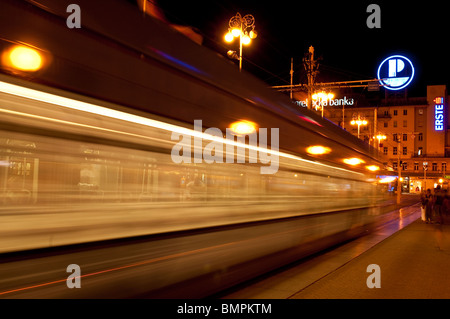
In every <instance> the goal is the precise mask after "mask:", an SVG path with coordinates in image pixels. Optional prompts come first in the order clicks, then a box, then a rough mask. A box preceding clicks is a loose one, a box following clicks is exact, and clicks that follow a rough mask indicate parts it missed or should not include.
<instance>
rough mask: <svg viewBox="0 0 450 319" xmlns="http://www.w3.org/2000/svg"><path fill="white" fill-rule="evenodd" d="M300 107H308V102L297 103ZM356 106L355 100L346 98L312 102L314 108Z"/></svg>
mask: <svg viewBox="0 0 450 319" xmlns="http://www.w3.org/2000/svg"><path fill="white" fill-rule="evenodd" d="M295 103H296V104H297V105H298V106H303V107H307V106H308V101H295ZM353 104H355V100H354V99H353V98H347V97H346V96H344V97H343V98H342V99H332V100H328V99H323V100H322V99H319V100H312V107H321V106H345V105H353Z"/></svg>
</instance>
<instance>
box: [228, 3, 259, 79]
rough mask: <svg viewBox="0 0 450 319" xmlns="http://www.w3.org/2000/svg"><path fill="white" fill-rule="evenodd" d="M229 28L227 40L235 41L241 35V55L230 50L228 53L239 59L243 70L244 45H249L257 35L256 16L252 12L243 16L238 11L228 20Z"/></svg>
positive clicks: (231, 56) (240, 68)
mask: <svg viewBox="0 0 450 319" xmlns="http://www.w3.org/2000/svg"><path fill="white" fill-rule="evenodd" d="M228 25H229V28H228V32H227V34H225V41H226V42H229V43H231V42H233V40H234V38H237V37H239V55H237V53H236V51H233V50H230V51H228V53H227V55H228V57H229V58H231V59H237V60H239V71H241V70H242V45H249V44H250V42H251V41H252V39H255V38H256V37H257V33H256V30H255V18H254V17H253V16H252V15H251V14H247V15H245V16H243V17H242V16H241V14H240V13H239V12H238V13H237V14H236V15H235V16H234V17H232V18H231V19H230V21H229V22H228Z"/></svg>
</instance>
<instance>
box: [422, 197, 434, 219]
mask: <svg viewBox="0 0 450 319" xmlns="http://www.w3.org/2000/svg"><path fill="white" fill-rule="evenodd" d="M424 197H425V199H424V204H425V222H426V223H427V224H428V223H431V221H432V214H433V195H432V194H431V189H429V188H428V189H427V192H426V193H425V196H424Z"/></svg>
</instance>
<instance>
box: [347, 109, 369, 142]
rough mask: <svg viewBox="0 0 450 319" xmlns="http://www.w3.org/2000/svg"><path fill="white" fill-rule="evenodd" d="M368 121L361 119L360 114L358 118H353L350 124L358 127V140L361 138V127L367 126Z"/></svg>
mask: <svg viewBox="0 0 450 319" xmlns="http://www.w3.org/2000/svg"><path fill="white" fill-rule="evenodd" d="M367 123H368V122H367V120H366V119H365V118H364V117H361V116H360V115H359V114H358V117H355V116H353V120H352V121H351V122H350V124H351V125H358V138H359V131H360V129H359V128H360V126H361V125H367Z"/></svg>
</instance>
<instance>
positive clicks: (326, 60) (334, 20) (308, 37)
mask: <svg viewBox="0 0 450 319" xmlns="http://www.w3.org/2000/svg"><path fill="white" fill-rule="evenodd" d="M371 3H376V4H378V5H379V6H380V8H381V28H380V29H369V28H368V27H367V25H366V20H367V17H368V16H369V15H370V13H367V12H366V9H367V6H368V5H369V4H371ZM158 4H159V6H160V7H161V8H162V9H163V10H164V13H165V15H166V17H167V19H168V20H170V22H172V23H177V24H182V25H190V26H193V27H196V28H198V30H199V31H200V33H201V34H202V35H203V36H204V42H203V45H204V46H206V47H208V48H210V49H212V50H214V51H216V52H218V53H220V54H223V55H226V52H227V50H229V49H238V41H235V42H233V44H228V43H225V42H224V40H223V36H224V34H225V33H226V31H227V29H228V21H229V19H230V18H231V17H232V16H234V15H235V14H236V13H237V12H240V13H241V14H242V15H245V14H248V13H250V14H252V15H253V16H254V17H255V20H256V30H257V32H258V37H257V38H256V39H255V40H254V41H253V42H252V44H251V45H250V46H249V47H244V53H243V55H244V62H243V69H244V70H245V71H248V72H250V73H252V74H254V75H255V76H257V77H259V78H260V79H262V80H263V81H265V82H267V83H268V85H287V84H289V80H290V75H289V70H290V60H291V57H293V58H294V84H297V83H305V82H306V74H305V71H304V68H303V64H302V58H303V56H304V54H305V53H306V52H307V51H308V48H309V46H310V45H312V46H314V48H315V56H316V57H322V60H321V62H320V63H321V65H320V68H319V71H320V73H319V75H318V77H317V79H316V80H317V81H318V82H329V81H352V80H362V79H370V78H375V77H376V71H377V67H378V65H379V63H381V62H382V61H383V60H384V59H385V58H386V57H388V56H390V55H393V54H402V55H405V56H407V57H408V58H409V59H410V60H411V61H412V63H413V64H414V66H415V69H416V74H415V77H414V80H413V81H412V83H411V84H410V86H409V87H408V95H409V96H426V85H439V84H446V85H447V86H448V85H449V83H450V81H449V71H450V63H449V58H448V53H447V51H448V49H447V46H448V43H449V41H448V39H449V31H450V27H449V24H448V22H446V21H448V19H449V16H450V12H449V11H448V10H447V8H448V7H449V6H448V4H447V5H445V2H444V1H434V0H432V1H420V2H419V1H379V0H371V1H364V0H360V1H345V2H344V1H326V2H323V1H317V0H313V1H285V0H277V1H272V2H268V1H237V0H229V1H227V0H215V1H214V0H202V1H195V0H194V1H176V2H174V1H168V0H159V2H158Z"/></svg>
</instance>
